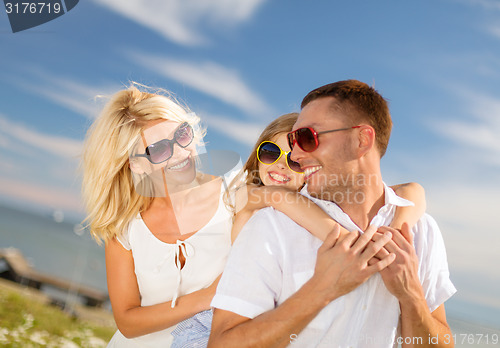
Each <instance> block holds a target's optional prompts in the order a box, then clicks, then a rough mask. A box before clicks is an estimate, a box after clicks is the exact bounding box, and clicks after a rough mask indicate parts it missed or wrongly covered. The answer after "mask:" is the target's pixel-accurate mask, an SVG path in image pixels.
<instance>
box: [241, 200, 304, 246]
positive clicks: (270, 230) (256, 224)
mask: <svg viewBox="0 0 500 348" xmlns="http://www.w3.org/2000/svg"><path fill="white" fill-rule="evenodd" d="M242 233H243V234H247V233H250V234H254V233H258V234H262V235H265V236H266V237H265V238H269V235H275V236H279V237H281V236H282V235H286V236H293V235H303V234H306V235H310V233H309V232H308V231H307V230H306V229H304V228H303V227H302V226H300V225H299V224H297V223H296V222H295V221H294V220H293V219H292V218H290V217H289V216H288V215H286V214H284V213H282V212H280V211H279V210H276V209H274V208H272V207H268V208H264V209H260V210H259V211H257V212H256V213H255V214H253V215H252V217H251V218H250V219H249V220H248V222H247V223H246V224H245V226H243V229H242V230H241V232H240V234H242ZM254 237H255V234H254ZM280 239H281V238H280Z"/></svg>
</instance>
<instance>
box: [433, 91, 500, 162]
mask: <svg viewBox="0 0 500 348" xmlns="http://www.w3.org/2000/svg"><path fill="white" fill-rule="evenodd" d="M451 88H452V89H453V90H454V91H455V92H456V93H457V95H458V97H459V98H460V100H464V101H465V105H464V107H465V111H466V112H467V114H468V115H469V116H470V117H469V119H466V120H450V119H449V120H437V121H436V120H433V125H431V127H432V128H434V130H435V131H436V132H438V133H441V134H443V135H445V136H447V137H449V138H451V139H453V140H455V141H456V142H459V143H461V144H463V145H465V146H467V147H472V148H476V149H480V150H483V154H485V155H486V156H485V157H484V158H487V159H488V158H489V159H488V162H489V163H490V164H495V165H496V164H498V163H499V162H498V158H499V157H500V137H498V134H499V133H500V99H498V98H495V97H491V96H488V95H482V94H479V93H477V92H474V91H471V90H468V89H465V88H457V87H451Z"/></svg>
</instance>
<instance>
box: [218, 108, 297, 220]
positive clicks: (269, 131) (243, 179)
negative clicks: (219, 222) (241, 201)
mask: <svg viewBox="0 0 500 348" xmlns="http://www.w3.org/2000/svg"><path fill="white" fill-rule="evenodd" d="M298 117H299V114H298V113H296V112H292V113H289V114H285V115H282V116H280V117H278V118H276V119H275V120H274V121H272V122H271V123H269V124H268V125H267V127H266V128H264V130H263V131H262V133H260V136H259V138H258V139H257V142H256V143H255V145H254V146H253V148H252V152H250V156H248V159H247V161H246V162H245V165H244V166H243V168H242V169H241V172H240V173H238V175H236V177H235V178H234V179H233V180H232V181H231V183H230V184H229V186H228V189H227V190H226V192H225V193H224V202H225V203H226V205H227V206H228V207H229V208H230V209H231V210H232V211H233V212H235V207H234V203H233V202H232V201H233V200H234V199H231V196H232V193H233V192H235V191H237V190H238V189H239V188H241V187H242V186H243V185H245V184H246V185H255V186H264V183H263V182H262V179H261V177H260V175H259V160H258V159H257V148H258V147H259V145H260V144H261V143H262V142H263V141H266V140H271V139H273V138H274V137H276V136H277V135H280V134H283V133H288V132H290V131H291V130H292V128H293V125H294V124H295V122H297V118H298Z"/></svg>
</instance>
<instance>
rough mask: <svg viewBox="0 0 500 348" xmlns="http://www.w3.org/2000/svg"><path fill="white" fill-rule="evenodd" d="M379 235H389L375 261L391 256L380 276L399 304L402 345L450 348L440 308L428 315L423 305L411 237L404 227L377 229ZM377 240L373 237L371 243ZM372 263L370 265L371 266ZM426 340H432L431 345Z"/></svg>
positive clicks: (424, 300) (376, 237)
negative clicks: (389, 239) (390, 237)
mask: <svg viewBox="0 0 500 348" xmlns="http://www.w3.org/2000/svg"><path fill="white" fill-rule="evenodd" d="M379 231H380V232H383V233H387V232H390V233H392V240H391V241H389V242H388V243H387V244H386V245H385V251H384V250H382V251H381V252H380V253H379V254H378V257H384V255H386V254H387V253H394V254H395V255H396V260H395V261H394V262H393V263H392V264H391V265H389V266H388V267H387V268H386V269H384V270H383V271H381V272H380V274H381V276H382V279H383V281H384V283H385V285H386V287H387V289H388V290H389V291H390V292H391V293H392V294H393V295H394V296H396V298H397V299H398V300H399V304H400V308H401V335H402V337H403V339H404V338H406V337H409V338H410V339H408V340H404V341H405V342H417V340H416V339H415V338H418V337H421V341H420V342H422V343H423V344H421V345H419V347H422V346H424V347H431V346H432V347H453V346H454V343H453V340H451V339H450V338H451V330H450V328H449V326H448V323H447V322H446V312H445V309H444V304H441V305H440V306H439V307H438V308H437V309H436V310H434V311H433V312H432V313H431V311H430V309H429V307H428V305H427V301H426V299H425V295H424V290H423V288H422V284H421V283H420V279H419V276H418V262H419V260H418V257H417V254H416V252H415V247H414V245H413V235H412V233H411V232H410V228H409V226H408V224H407V223H404V224H403V226H402V228H401V231H398V230H395V229H393V228H390V227H386V226H383V227H380V228H379ZM378 238H380V236H379V235H375V236H374V240H377V239H378ZM373 262H375V261H373V260H372V261H370V262H369V263H373ZM430 338H436V341H435V342H434V341H433V342H432V343H434V344H431V342H430ZM436 343H437V345H436ZM414 346H416V345H413V344H403V347H404V348H409V347H414Z"/></svg>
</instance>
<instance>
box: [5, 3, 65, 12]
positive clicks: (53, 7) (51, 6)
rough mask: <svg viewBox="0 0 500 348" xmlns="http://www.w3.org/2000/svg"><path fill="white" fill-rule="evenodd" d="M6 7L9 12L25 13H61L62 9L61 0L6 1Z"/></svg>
mask: <svg viewBox="0 0 500 348" xmlns="http://www.w3.org/2000/svg"><path fill="white" fill-rule="evenodd" d="M5 9H6V12H7V13H8V14H11V13H15V14H18V13H23V14H29V13H31V14H35V13H59V12H61V11H62V8H61V4H60V3H59V2H54V3H51V2H22V3H14V4H13V3H11V2H7V3H5Z"/></svg>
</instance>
